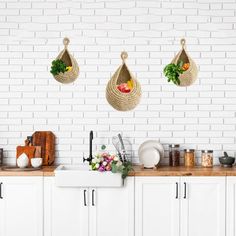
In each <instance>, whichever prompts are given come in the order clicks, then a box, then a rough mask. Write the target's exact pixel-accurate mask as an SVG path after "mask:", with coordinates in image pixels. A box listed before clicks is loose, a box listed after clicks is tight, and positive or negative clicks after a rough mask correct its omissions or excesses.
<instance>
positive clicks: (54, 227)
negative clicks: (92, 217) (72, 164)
mask: <svg viewBox="0 0 236 236" xmlns="http://www.w3.org/2000/svg"><path fill="white" fill-rule="evenodd" d="M44 179H45V180H44V227H45V231H44V235H45V236H87V235H88V205H89V202H88V189H81V188H70V187H57V186H56V185H55V178H54V177H46V178H44Z"/></svg>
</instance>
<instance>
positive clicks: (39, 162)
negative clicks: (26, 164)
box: [31, 157, 43, 168]
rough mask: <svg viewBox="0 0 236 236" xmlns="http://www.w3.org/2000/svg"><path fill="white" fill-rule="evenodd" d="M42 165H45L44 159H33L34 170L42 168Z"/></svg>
mask: <svg viewBox="0 0 236 236" xmlns="http://www.w3.org/2000/svg"><path fill="white" fill-rule="evenodd" d="M42 164H43V158H41V157H35V158H31V165H32V166H33V167H34V168H38V167H40V166H42Z"/></svg>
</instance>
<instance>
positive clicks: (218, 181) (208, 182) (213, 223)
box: [180, 176, 226, 236]
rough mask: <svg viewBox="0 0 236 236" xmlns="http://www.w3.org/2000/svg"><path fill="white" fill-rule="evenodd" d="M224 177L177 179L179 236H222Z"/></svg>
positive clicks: (223, 222) (223, 225) (223, 235)
mask: <svg viewBox="0 0 236 236" xmlns="http://www.w3.org/2000/svg"><path fill="white" fill-rule="evenodd" d="M225 184H226V178H225V177H206V176H204V177H181V186H182V198H181V210H180V212H181V216H180V220H181V229H180V232H181V236H225V209H226V208H225Z"/></svg>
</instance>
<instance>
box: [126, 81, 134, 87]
mask: <svg viewBox="0 0 236 236" xmlns="http://www.w3.org/2000/svg"><path fill="white" fill-rule="evenodd" d="M127 85H128V87H129V88H130V89H132V88H133V87H134V82H133V80H132V79H131V80H128V81H127Z"/></svg>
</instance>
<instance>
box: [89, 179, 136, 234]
mask: <svg viewBox="0 0 236 236" xmlns="http://www.w3.org/2000/svg"><path fill="white" fill-rule="evenodd" d="M90 196H91V198H90V209H89V215H90V234H89V235H90V236H111V235H112V236H121V235H122V236H134V177H128V178H127V179H126V181H125V186H124V187H121V188H97V189H96V188H95V189H90Z"/></svg>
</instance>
